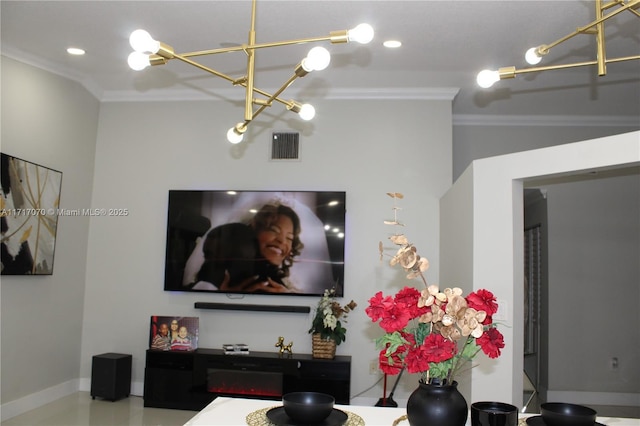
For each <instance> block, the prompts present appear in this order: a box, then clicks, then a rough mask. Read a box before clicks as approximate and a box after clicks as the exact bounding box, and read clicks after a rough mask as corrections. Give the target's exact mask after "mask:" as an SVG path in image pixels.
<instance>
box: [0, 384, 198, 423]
mask: <svg viewBox="0 0 640 426" xmlns="http://www.w3.org/2000/svg"><path fill="white" fill-rule="evenodd" d="M196 414H197V412H196V411H186V410H166V409H162V408H148V407H144V405H143V400H142V397H139V396H133V395H131V396H129V397H128V398H123V399H120V400H118V401H115V402H111V401H106V400H103V399H100V398H96V399H91V396H90V395H89V392H77V393H74V394H72V395H69V396H66V397H64V398H60V399H58V400H56V401H53V402H51V403H49V404H47V405H44V406H42V407H39V408H36V409H34V410H31V411H28V412H26V413H24V414H21V415H19V416H15V417H13V418H10V419H8V420H5V421H4V422H2V426H126V425H129V426H152V425H153V426H177V425H183V424H185V423H186V422H187V420H189V419H190V418H192V417H193V416H195V415H196Z"/></svg>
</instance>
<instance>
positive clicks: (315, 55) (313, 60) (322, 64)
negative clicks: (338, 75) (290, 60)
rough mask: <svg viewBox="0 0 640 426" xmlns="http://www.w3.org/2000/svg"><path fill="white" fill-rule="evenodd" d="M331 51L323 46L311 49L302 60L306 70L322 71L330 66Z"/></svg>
mask: <svg viewBox="0 0 640 426" xmlns="http://www.w3.org/2000/svg"><path fill="white" fill-rule="evenodd" d="M330 62H331V53H329V51H328V50H327V49H325V48H324V47H321V46H316V47H314V48H313V49H311V50H309V53H307V57H306V58H304V59H303V60H302V66H303V68H304V69H305V70H306V71H309V72H311V71H322V70H323V69H325V68H327V67H328V66H329V63H330Z"/></svg>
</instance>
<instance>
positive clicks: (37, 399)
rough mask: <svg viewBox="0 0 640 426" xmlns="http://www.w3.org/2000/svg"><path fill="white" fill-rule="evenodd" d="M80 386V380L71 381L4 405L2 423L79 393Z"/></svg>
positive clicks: (0, 407) (1, 415)
mask: <svg viewBox="0 0 640 426" xmlns="http://www.w3.org/2000/svg"><path fill="white" fill-rule="evenodd" d="M79 386H80V383H79V380H78V379H74V380H69V381H68V382H64V383H60V384H59V385H56V386H52V387H50V388H47V389H43V390H41V391H38V392H36V393H32V394H31V395H27V396H24V397H22V398H18V399H16V400H14V401H10V402H7V403H5V404H2V406H0V413H1V414H0V418H1V420H0V421H5V420H7V419H10V418H12V417H15V416H18V415H20V414H23V413H26V412H27V411H29V410H33V409H34V408H38V407H41V406H43V405H45V404H48V403H50V402H53V401H55V400H56V399H60V398H63V397H65V396H67V395H71V394H72V393H74V392H78V390H79Z"/></svg>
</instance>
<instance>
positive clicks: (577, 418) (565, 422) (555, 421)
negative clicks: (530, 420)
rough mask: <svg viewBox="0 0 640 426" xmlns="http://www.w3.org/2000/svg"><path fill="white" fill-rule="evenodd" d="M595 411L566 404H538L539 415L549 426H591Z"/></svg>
mask: <svg viewBox="0 0 640 426" xmlns="http://www.w3.org/2000/svg"><path fill="white" fill-rule="evenodd" d="M596 414H597V412H596V410H594V409H592V408H589V407H585V406H584V405H577V404H569V403H566V402H545V403H543V404H540V415H541V416H542V418H543V419H544V423H545V424H546V425H549V426H593V425H595V423H596Z"/></svg>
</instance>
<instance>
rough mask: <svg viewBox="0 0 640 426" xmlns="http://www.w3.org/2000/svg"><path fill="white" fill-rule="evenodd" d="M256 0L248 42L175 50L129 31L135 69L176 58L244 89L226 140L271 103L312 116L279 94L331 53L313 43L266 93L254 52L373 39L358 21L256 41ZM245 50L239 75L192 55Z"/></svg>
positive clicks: (143, 33) (239, 134)
mask: <svg viewBox="0 0 640 426" xmlns="http://www.w3.org/2000/svg"><path fill="white" fill-rule="evenodd" d="M255 24H256V0H253V1H252V8H251V29H250V31H249V41H248V42H247V44H242V45H238V46H233V47H225V48H220V49H211V50H202V51H196V52H188V53H180V54H179V53H176V52H175V51H174V49H173V47H171V46H169V45H167V44H164V43H162V42H159V41H156V40H154V39H153V38H152V37H151V36H150V35H149V33H148V32H146V31H145V30H136V31H134V32H133V33H131V36H130V37H129V43H130V44H131V47H132V48H133V49H134V52H133V53H131V54H130V55H129V59H128V63H129V66H130V67H131V68H132V69H134V70H137V71H139V70H142V69H144V68H146V67H147V66H149V65H164V64H166V63H167V61H169V60H171V59H178V60H180V61H182V62H185V63H187V64H189V65H192V66H194V67H196V68H199V69H201V70H203V71H206V72H208V73H210V74H212V75H214V76H216V77H220V78H223V79H225V80H227V81H229V82H231V83H232V84H233V85H234V86H243V87H244V88H245V93H246V94H245V111H244V121H241V122H239V123H238V124H236V125H235V126H233V127H232V128H231V129H229V131H228V132H227V139H228V140H229V142H231V143H239V142H241V141H242V139H243V136H244V133H245V132H246V130H247V126H248V125H249V123H251V121H253V120H254V119H255V118H256V117H257V116H258V115H259V114H260V113H261V112H262V111H264V110H265V109H266V108H267V107H270V106H271V105H272V104H273V102H279V103H281V104H283V105H284V106H285V107H286V108H287V109H288V110H289V111H293V112H296V113H298V114H299V115H300V117H301V118H302V119H303V120H310V119H312V118H313V117H314V115H315V109H314V108H313V106H312V105H309V104H300V103H298V102H296V101H294V100H285V99H283V98H281V97H280V95H281V94H282V92H284V91H285V89H287V87H289V86H290V85H291V84H292V83H293V82H294V81H295V80H296V79H297V78H301V77H304V76H305V75H307V74H308V73H309V72H311V71H320V70H323V69H324V68H326V67H327V66H328V65H329V62H330V60H331V55H330V53H329V51H328V50H327V49H325V48H324V47H320V46H316V47H314V48H312V49H311V50H310V51H309V53H308V54H307V56H306V57H305V58H304V59H303V60H302V61H301V62H300V63H299V64H298V65H297V66H296V67H295V69H294V73H293V75H292V76H291V77H290V78H289V79H288V80H287V81H285V82H284V84H283V85H282V86H281V87H280V88H279V89H278V90H276V91H275V92H273V93H268V92H266V91H264V90H261V89H259V88H257V87H255V85H254V79H255V51H256V50H257V49H264V48H267V47H278V46H287V45H292V44H301V43H311V42H321V41H330V42H331V43H332V44H336V43H348V42H350V41H355V42H358V43H361V44H366V43H369V42H370V41H371V40H372V39H373V28H371V26H370V25H368V24H360V25H358V26H357V27H355V28H354V29H351V30H344V31H332V32H331V33H330V34H329V35H328V36H324V37H313V38H303V39H296V40H286V41H278V42H271V43H256V31H255ZM229 52H244V54H245V55H246V56H247V71H246V74H245V75H244V76H242V77H240V78H233V77H230V76H228V75H226V74H224V73H221V72H219V71H216V70H214V69H212V68H209V67H207V66H204V65H202V64H200V63H198V62H196V61H194V60H193V59H191V58H193V57H198V56H206V55H216V54H219V53H229Z"/></svg>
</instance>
